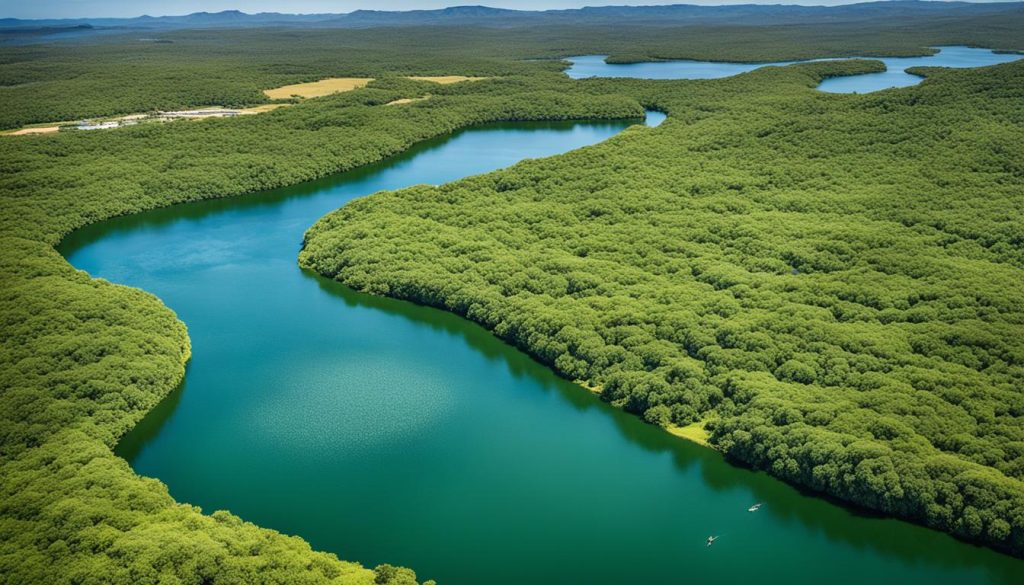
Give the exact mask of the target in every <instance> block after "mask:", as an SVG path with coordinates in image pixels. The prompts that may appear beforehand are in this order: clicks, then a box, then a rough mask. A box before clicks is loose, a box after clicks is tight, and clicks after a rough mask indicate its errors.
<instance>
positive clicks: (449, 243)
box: [0, 15, 1024, 584]
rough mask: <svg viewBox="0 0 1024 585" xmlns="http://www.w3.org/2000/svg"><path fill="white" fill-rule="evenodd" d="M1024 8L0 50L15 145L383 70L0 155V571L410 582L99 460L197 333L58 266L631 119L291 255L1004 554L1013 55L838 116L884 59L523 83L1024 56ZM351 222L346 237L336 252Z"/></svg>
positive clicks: (1014, 224) (1018, 458)
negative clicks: (960, 51)
mask: <svg viewBox="0 0 1024 585" xmlns="http://www.w3.org/2000/svg"><path fill="white" fill-rule="evenodd" d="M1014 18H1015V17H1013V16H1012V15H1010V16H1007V17H1005V18H1001V19H999V20H998V21H992V20H991V19H990V20H989V21H985V22H982V21H980V20H979V21H977V22H967V23H961V24H960V25H954V24H953V23H949V22H947V23H945V24H943V23H941V22H939V21H936V22H935V23H934V24H933V25H929V26H930V27H931V28H929V27H922V28H920V29H918V30H916V31H907V30H903V29H902V28H900V27H897V26H895V25H892V26H890V25H887V24H877V25H874V26H867V25H863V26H861V27H860V28H859V29H857V28H854V27H849V26H847V27H846V28H845V29H843V27H832V28H831V29H829V27H825V28H822V27H806V26H805V27H801V26H798V25H792V26H785V27H773V28H771V29H768V28H760V27H754V26H749V27H722V28H718V29H697V28H693V29H686V30H685V31H683V30H682V29H675V30H673V29H670V28H669V29H665V30H663V31H660V32H652V33H651V34H647V33H646V32H644V31H641V30H639V29H635V30H629V29H623V28H621V27H604V28H594V27H589V28H588V27H579V28H573V27H568V28H565V29H563V30H556V29H553V28H552V29H536V30H532V29H531V30H514V31H493V30H484V29H467V30H459V31H458V34H455V31H453V30H448V29H437V28H435V29H428V28H422V29H419V28H412V29H403V30H402V31H381V30H371V31H345V32H344V33H340V32H339V31H305V30H303V31H299V30H288V29H273V30H238V31H175V32H167V33H160V37H161V39H162V40H165V41H171V42H166V43H153V42H149V41H141V40H139V38H138V35H133V36H130V37H129V36H125V37H119V38H105V39H103V40H102V41H90V42H83V43H66V44H55V45H26V46H5V47H2V48H0V104H2V105H0V127H5V128H6V127H13V126H17V125H20V124H25V123H31V122H43V121H54V120H61V119H68V118H77V117H83V116H96V115H105V114H115V113H127V112H136V111H150V110H154V109H170V108H177V107H184V106H198V105H209V104H218V105H242V104H251V103H260V102H264V101H266V100H265V98H264V97H263V95H262V93H261V90H262V89H264V88H267V87H272V86H276V85H281V84H284V83H290V82H297V81H308V80H312V79H317V78H321V77H324V76H331V75H339V76H344V75H359V76H369V77H375V78H378V79H379V81H377V82H375V83H373V84H371V85H370V86H369V87H367V88H364V89H360V90H357V91H354V92H351V93H346V94H339V95H335V96H330V97H325V98H318V99H313V100H307V101H305V102H303V103H301V104H298V105H295V106H294V107H290V108H284V109H280V110H276V111H274V112H270V113H266V114H261V115H259V116H247V117H240V118H233V119H217V120H204V121H201V122H200V121H197V122H176V123H170V124H152V125H139V126H133V127H128V128H122V129H118V130H112V131H103V132H67V133H59V134H54V135H46V136H31V137H0V169H2V170H0V331H2V333H3V335H2V336H0V363H2V364H3V368H0V574H2V575H3V576H4V579H5V580H6V581H7V582H12V583H41V582H50V581H52V582H58V583H83V584H89V583H139V582H153V583H157V582H159V583H196V584H200V583H202V584H209V583H239V582H244V583H371V582H377V583H403V584H405V583H412V582H414V581H415V576H414V574H413V573H412V572H411V571H409V570H408V569H398V568H394V567H390V566H382V567H378V569H377V570H376V571H371V570H368V569H364V568H362V567H360V566H359V565H357V564H354V563H348V562H344V561H340V560H338V558H337V557H335V555H333V554H327V553H320V552H315V551H312V550H311V549H310V547H309V545H308V544H307V543H305V542H304V541H302V540H301V539H299V538H295V537H288V536H284V535H281V534H278V533H276V532H274V531H270V530H266V529H263V528H259V527H257V526H254V525H252V524H249V523H246V522H244V521H242V520H240V519H239V518H237V517H235V516H232V515H231V514H229V513H227V512H215V513H213V514H205V513H203V511H201V510H199V509H198V508H196V507H194V506H189V505H187V504H181V503H177V502H174V500H173V499H172V498H171V497H170V496H169V495H168V493H167V489H166V487H165V486H164V485H163V484H161V483H160V482H158V481H156V480H152V479H146V478H142V477H139V476H137V475H135V474H134V472H133V471H132V470H131V469H130V468H129V466H128V465H127V464H126V463H125V462H124V461H123V460H121V459H120V458H118V457H116V456H114V455H113V453H112V452H111V447H112V446H113V445H114V444H115V443H116V441H117V440H118V438H119V437H121V436H122V435H123V434H124V433H125V432H126V431H127V430H128V429H130V428H132V427H133V426H134V425H135V424H136V423H137V422H138V421H139V420H140V419H141V417H142V416H143V415H144V414H145V413H146V412H147V411H149V410H150V409H152V408H153V407H154V405H156V404H157V402H158V401H159V400H160V399H161V398H162V397H164V396H166V395H167V394H168V393H169V392H171V390H172V389H173V388H174V387H175V386H176V385H177V384H178V383H179V381H180V380H181V379H182V377H183V375H184V370H185V364H186V363H187V361H188V359H189V355H190V349H189V341H188V336H187V331H186V329H185V326H184V325H183V324H182V323H181V322H180V321H178V320H177V319H176V317H175V316H174V314H173V313H172V312H171V311H170V310H169V309H168V308H167V307H165V306H164V305H163V304H162V303H161V302H160V301H159V299H157V298H155V297H153V296H152V295H150V294H148V293H145V292H143V291H139V290H134V289H129V288H126V287H121V286H116V285H112V284H110V283H107V282H105V281H102V280H93V279H90V278H89V277H88V275H86V274H84V273H81V272H78V271H76V270H74V269H73V268H72V267H70V266H69V265H68V264H67V262H65V261H64V259H63V258H62V257H61V256H60V255H59V254H58V253H57V252H56V251H55V250H54V249H53V246H54V245H56V244H57V243H58V242H59V241H60V240H61V239H62V238H63V237H64V236H65V235H67V234H68V233H69V232H70V231H72V230H74V229H76V228H78V227H81V226H83V225H86V224H89V223H93V222H97V221H101V220H103V219H106V218H109V217H112V216H116V215H122V214H128V213H134V212H138V211H142V210H145V209H150V208H154V207H159V206H164V205H171V204H174V203H179V202H184V201H190V200H197V199H204V198H212V197H225V196H233V195H242V194H245V193H249V192H253V191H258V190H262V189H268V188H273V187H278V186H282V185H288V184H293V183H296V182H299V181H304V180H309V179H314V178H317V177H322V176H324V175H326V174H329V173H334V172H338V171H341V170H345V169H349V168H353V167H356V166H359V165H364V164H367V163H370V162H373V161H376V160H380V159H381V158H383V157H386V156H389V155H392V154H395V153H398V152H400V151H402V150H404V149H406V148H408V147H409V146H410V145H412V144H413V143H415V142H418V141H422V140H425V139H428V138H431V137H435V136H438V135H442V134H445V133H448V132H451V131H453V130H455V129H458V128H462V127H465V126H468V125H472V124H476V123H482V122H488V121H500V120H527V119H530V120H538V119H569V118H577V119H578V118H627V117H638V116H640V115H641V113H642V110H643V107H645V106H646V107H656V108H659V109H663V110H665V111H666V112H668V113H669V114H670V119H669V121H668V122H666V123H665V124H664V127H663V128H661V129H659V130H656V131H650V130H639V129H638V130H631V131H627V132H625V133H624V134H623V135H622V136H620V137H618V138H616V139H614V140H612V141H611V142H610V143H608V144H606V145H603V146H599V147H595V148H589V149H585V150H583V151H580V152H577V153H574V154H572V155H570V156H569V157H560V158H556V159H553V160H549V161H533V162H529V163H524V164H522V165H519V166H518V167H516V168H515V169H512V170H509V171H504V172H499V173H495V174H491V175H487V176H484V177H478V178H474V179H470V180H467V181H463V182H460V183H458V184H456V185H454V186H450V187H444V188H441V189H432V188H421V189H415V190H411V191H406V192H402V193H398V194H390V195H383V196H379V197H375V198H372V199H368V200H363V201H360V202H358V203H356V204H354V205H353V206H351V207H350V208H346V209H345V210H343V211H342V212H340V215H333V216H331V217H329V218H328V219H326V220H325V221H324V222H323V223H321V224H319V225H318V227H317V228H316V229H315V230H314V231H313V232H311V237H310V241H309V245H308V248H307V250H306V252H305V253H304V256H303V261H304V262H305V263H306V264H307V265H309V266H314V267H316V268H317V269H319V270H322V271H323V272H325V273H328V274H332V275H334V276H336V277H338V278H341V279H343V280H345V281H346V282H349V283H351V284H353V285H355V286H358V287H361V288H364V289H366V290H370V291H372V292H376V293H381V294H389V295H392V296H398V297H403V298H410V299H416V300H418V301H420V302H426V303H431V304H435V305H438V306H444V307H447V308H449V309H451V310H454V311H457V312H459V313H461V314H464V315H466V316H468V317H470V318H472V319H474V320H477V321H480V322H481V323H484V324H485V325H488V326H489V327H491V328H492V329H493V330H494V331H495V332H496V333H497V334H498V335H500V336H502V337H503V338H505V339H508V340H510V341H512V342H514V343H516V344H517V345H520V346H521V347H524V348H526V349H527V350H528V351H530V352H531V353H533V354H534V355H535V356H537V357H538V358H539V359H541V360H543V361H545V362H546V363H549V364H551V365H552V366H553V367H554V368H555V369H557V370H558V371H559V372H561V373H563V374H564V375H567V376H569V377H572V378H575V379H580V380H586V381H589V382H591V383H593V384H598V385H601V386H602V387H603V388H604V394H605V396H606V397H607V398H608V399H609V400H611V401H613V402H615V403H616V404H619V405H622V406H623V407H624V408H627V409H629V410H631V411H633V412H637V413H641V414H643V415H644V416H645V417H646V418H648V420H651V421H652V422H655V423H658V424H677V425H678V424H685V423H687V422H690V421H695V420H701V421H705V420H706V421H710V423H711V428H712V430H713V437H714V441H715V442H716V444H717V445H718V446H719V447H720V448H722V449H723V450H725V451H726V452H727V453H729V454H731V455H732V456H734V457H737V458H738V459H741V460H744V461H747V462H749V463H751V464H754V465H757V466H761V467H765V468H769V469H771V470H772V472H773V473H775V474H776V475H778V476H780V477H784V478H786V479H788V480H790V481H793V482H795V483H799V484H803V485H807V486H811V487H814V488H816V489H820V490H823V491H827V492H829V493H831V494H833V495H836V496H839V497H842V498H845V499H847V500H849V501H856V502H860V503H862V504H865V505H867V506H870V507H873V508H876V509H881V510H886V511H891V512H893V513H896V514H900V515H903V516H906V517H910V518H915V519H918V520H920V521H922V522H926V523H929V524H930V525H933V526H936V527H940V528H943V529H945V530H949V531H951V532H955V533H958V534H961V535H966V536H969V537H971V538H974V539H977V540H981V541H984V542H987V543H988V544H990V545H992V546H996V547H999V548H1002V549H1004V550H1010V551H1011V552H1014V553H1016V554H1021V551H1022V542H1024V536H1022V531H1024V520H1022V518H1021V510H1024V506H1022V504H1024V502H1022V501H1021V500H1022V498H1024V495H1022V494H1024V490H1022V488H1021V483H1020V482H1021V479H1022V474H1024V471H1022V468H1024V465H1022V463H1021V462H1022V456H1024V447H1022V445H1024V437H1022V436H1020V433H1021V431H1020V430H1019V429H1020V419H1019V417H1020V416H1021V412H1022V409H1024V405H1022V404H1021V402H1020V400H1021V399H1020V397H1019V395H1018V394H1015V393H1014V387H1019V386H1020V380H1021V366H1020V364H1021V358H1022V355H1021V346H1020V343H1021V341H1020V335H1019V332H1020V324H1021V323H1020V312H1021V306H1022V304H1021V298H1020V294H1021V293H1020V292H1019V291H1018V290H1017V289H1016V288H1015V286H1014V285H1015V284H1016V283H1017V282H1019V281H1020V269H1021V268H1022V266H1021V263H1022V262H1024V259H1022V257H1021V242H1022V241H1024V239H1022V238H1024V236H1022V234H1021V232H1020V229H1021V228H1020V225H1021V222H1020V219H1021V217H1020V216H1021V206H1022V203H1021V177H1022V174H1024V171H1022V168H1021V166H1020V164H1021V163H1020V161H1019V155H1018V154H1017V153H1019V151H1020V145H1021V143H1022V141H1021V140H1022V137H1021V128H1022V124H1024V121H1022V120H1021V115H1022V113H1021V110H1020V107H1019V104H1020V98H1021V95H1020V93H1021V90H1022V87H1024V84H1022V83H1021V82H1022V70H1024V66H1022V65H1021V64H1017V65H1009V66H1002V67H997V68H993V69H990V70H986V71H984V72H980V73H964V72H955V73H947V72H939V71H930V72H929V73H930V74H931V75H932V76H933V77H934V80H929V81H928V82H926V83H925V84H923V85H922V86H921V87H920V88H916V89H913V90H901V91H895V92H883V93H881V94H877V95H874V96H865V97H853V96H837V95H822V94H818V93H816V92H815V91H813V89H811V88H813V87H814V85H815V84H816V82H817V80H819V79H820V78H821V77H822V76H824V75H831V74H840V73H848V74H849V73H855V72H863V71H869V70H877V69H878V68H879V67H880V64H879V63H876V62H865V61H861V62H849V63H821V64H815V65H804V66H799V67H792V68H786V69H769V70H763V71H759V72H756V73H753V74H749V75H744V76H741V77H737V78H734V79H728V80H718V81H707V82H685V81H680V82H645V81H639V80H615V81H610V80H586V81H570V80H568V79H566V78H565V77H564V76H562V75H560V74H559V73H558V71H559V70H560V69H561V68H562V67H563V65H564V64H562V63H560V62H558V61H557V60H552V61H530V62H523V61H518V60H517V59H520V58H528V57H532V58H557V57H561V56H565V55H571V54H580V53H602V54H611V55H614V56H617V58H618V59H625V60H628V59H631V58H659V57H713V58H719V59H743V60H754V61H760V60H768V59H773V60H774V59H791V58H800V57H819V56H829V55H846V54H920V53H922V52H927V51H928V49H927V46H928V45H929V44H938V43H967V44H980V45H986V46H995V47H997V48H1006V49H1019V48H1024V41H1022V39H1021V38H1020V36H1021V33H1020V30H1024V27H1020V26H1016V25H1015V24H1014V23H1015V22H1016V21H1015V20H1014ZM683 32H685V33H686V34H681V33H683ZM640 34H643V36H644V38H645V41H644V44H643V45H642V46H640V45H638V44H637V43H636V38H637V35H640ZM407 74H418V75H432V74H434V75H436V74H466V75H480V76H496V78H495V79H491V80H487V81H480V82H474V83H472V84H457V85H452V86H438V85H436V84H429V83H425V82H414V81H409V80H404V79H399V78H397V76H400V75H407ZM427 94H430V95H431V96H432V97H431V98H430V99H427V100H423V101H419V102H415V103H412V104H408V105H406V106H402V107H394V106H384V105H382V104H386V103H388V102H390V101H392V100H395V99H398V98H408V97H422V96H425V95H427ZM680 161H686V162H685V164H684V163H681V162H680ZM556 173H557V174H556ZM555 186H557V187H558V188H557V189H554V188H553V187H555ZM416 197H422V198H423V200H422V201H416V200H415V198H416ZM416 214H422V216H418V215H416ZM851 217H852V218H856V221H853V220H851V219H850V218H851ZM342 219H343V220H344V221H340V220H342ZM377 225H380V226H381V227H380V228H379V229H380V231H379V232H377V233H374V232H372V231H367V227H368V226H377ZM496 228H500V229H496ZM377 229H378V228H377V227H374V230H377ZM402 229H405V230H408V232H407V233H400V232H401V230H402ZM342 234H348V235H351V236H358V237H357V238H356V239H355V240H354V241H353V242H352V243H351V245H348V244H346V245H339V243H338V242H337V238H338V237H339V236H340V235H342ZM385 237H386V238H387V242H384V243H383V244H382V245H379V246H378V245H377V244H381V243H382V242H383V238H385ZM425 250H429V251H430V254H432V255H431V256H430V257H429V258H424V257H423V254H424V253H425ZM385 259H386V260H387V262H388V263H389V264H386V265H385V264H382V263H380V260H385ZM413 261H415V262H422V264H420V265H418V266H417V267H416V269H415V270H408V271H406V272H405V273H402V272H401V269H402V268H403V267H407V266H408V265H409V264H410V263H411V262H413ZM428 267H429V270H427V268H428ZM439 277H443V278H444V280H443V281H439V280H438V278H439ZM953 425H955V426H956V429H957V432H956V433H950V432H947V430H948V429H949V428H951V427H952V426H953ZM207 512H210V511H207ZM339 530H344V527H339ZM342 556H344V551H342Z"/></svg>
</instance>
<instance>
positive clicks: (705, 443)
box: [545, 366, 721, 453]
mask: <svg viewBox="0 0 1024 585" xmlns="http://www.w3.org/2000/svg"><path fill="white" fill-rule="evenodd" d="M545 367H547V366H545ZM552 371H554V370H552ZM556 374H557V372H556ZM572 383H573V384H575V385H577V386H579V387H580V388H583V389H584V390H586V391H587V392H590V393H591V394H595V395H597V396H600V395H601V387H600V386H591V385H590V384H587V383H586V382H584V381H582V380H572ZM619 410H622V409H621V408H620V409H619ZM622 411H623V412H626V411H625V410H622ZM626 414H630V415H632V416H635V417H637V418H639V419H640V420H641V421H643V422H644V423H646V424H649V425H651V426H653V427H658V428H659V429H661V430H663V431H665V432H666V433H668V434H670V435H672V436H673V437H678V438H680V439H683V440H684V441H689V442H691V443H695V444H697V445H700V446H701V447H704V448H706V449H711V450H712V451H715V452H716V453H721V451H720V450H719V449H718V448H716V447H715V446H714V445H712V444H711V441H710V440H709V439H710V438H711V433H710V432H708V430H707V429H706V428H705V425H706V424H707V422H708V421H707V420H701V421H697V422H695V423H690V424H688V425H686V426H685V427H680V426H676V425H669V426H667V427H663V426H661V425H655V424H651V423H649V422H647V421H645V420H643V418H642V417H640V416H639V415H636V414H633V413H631V412H626Z"/></svg>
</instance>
